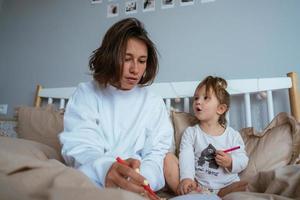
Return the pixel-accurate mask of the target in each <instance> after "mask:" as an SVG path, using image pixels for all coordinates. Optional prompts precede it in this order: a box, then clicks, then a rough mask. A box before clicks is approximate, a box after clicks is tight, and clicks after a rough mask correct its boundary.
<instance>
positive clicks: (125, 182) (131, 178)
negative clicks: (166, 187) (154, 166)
mask: <svg viewBox="0 0 300 200" xmlns="http://www.w3.org/2000/svg"><path fill="white" fill-rule="evenodd" d="M125 162H126V163H127V164H128V166H126V165H124V164H121V163H118V162H115V163H113V164H112V166H111V167H110V169H109V170H108V172H107V174H106V178H105V187H119V188H122V189H124V190H128V191H131V192H135V193H139V194H146V192H145V189H144V188H143V186H142V185H143V183H144V180H145V178H144V177H143V176H142V175H140V174H139V173H138V172H137V171H136V170H135V169H139V168H140V165H141V163H140V161H139V160H136V159H132V158H129V159H127V160H125Z"/></svg>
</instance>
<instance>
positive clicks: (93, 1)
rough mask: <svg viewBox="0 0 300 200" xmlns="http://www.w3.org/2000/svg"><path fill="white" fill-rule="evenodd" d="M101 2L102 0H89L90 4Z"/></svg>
mask: <svg viewBox="0 0 300 200" xmlns="http://www.w3.org/2000/svg"><path fill="white" fill-rule="evenodd" d="M97 3H102V0H91V4H97Z"/></svg>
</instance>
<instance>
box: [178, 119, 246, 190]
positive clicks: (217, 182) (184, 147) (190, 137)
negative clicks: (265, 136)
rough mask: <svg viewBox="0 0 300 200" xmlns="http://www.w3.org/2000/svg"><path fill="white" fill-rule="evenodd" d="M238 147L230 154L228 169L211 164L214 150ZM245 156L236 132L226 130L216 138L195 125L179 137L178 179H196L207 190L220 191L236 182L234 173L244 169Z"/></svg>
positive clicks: (240, 139) (243, 145)
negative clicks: (230, 161)
mask: <svg viewBox="0 0 300 200" xmlns="http://www.w3.org/2000/svg"><path fill="white" fill-rule="evenodd" d="M236 146H240V149H238V150H235V151H232V152H230V154H231V158H232V170H231V172H229V171H228V170H227V169H225V168H223V167H220V166H218V165H217V164H216V162H215V159H214V157H215V155H214V153H215V150H225V149H229V148H232V147H236ZM247 164H248V156H247V153H246V151H245V144H244V142H243V139H242V137H241V135H240V133H239V132H238V131H236V130H234V129H233V128H231V127H227V128H226V129H225V131H224V133H223V134H222V135H220V136H211V135H208V134H207V133H205V132H204V131H203V130H202V129H201V128H200V126H199V125H198V124H197V125H195V126H192V127H188V128H187V129H186V130H185V131H184V133H183V136H182V138H181V143H180V153H179V167H180V180H183V179H185V178H190V179H192V180H194V179H196V180H197V181H198V183H200V184H201V185H203V186H205V187H207V188H210V189H221V188H223V187H225V186H227V185H230V184H231V183H232V182H234V181H239V180H240V179H239V176H238V173H239V172H241V171H242V170H243V169H245V168H246V166H247Z"/></svg>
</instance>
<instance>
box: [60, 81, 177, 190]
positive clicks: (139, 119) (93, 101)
mask: <svg viewBox="0 0 300 200" xmlns="http://www.w3.org/2000/svg"><path fill="white" fill-rule="evenodd" d="M59 139H60V142H61V144H62V155H63V157H64V159H65V161H66V163H67V164H69V165H70V166H73V167H75V168H78V169H79V170H81V171H82V172H83V173H85V174H86V175H87V176H88V177H90V179H92V180H93V181H94V182H95V183H97V184H98V185H99V186H100V187H104V186H105V177H106V174H107V172H108V170H109V168H110V167H111V165H112V164H113V163H114V162H115V161H116V160H115V159H116V157H117V156H120V157H121V158H123V159H127V158H136V159H139V160H140V161H141V166H140V171H141V174H142V175H143V176H144V177H145V178H146V179H147V180H148V181H149V183H150V186H151V187H152V188H153V189H154V190H159V189H160V188H162V187H163V186H164V175H163V159H164V156H165V154H166V153H167V152H168V150H169V148H170V146H171V143H172V139H173V128H172V124H171V122H170V119H169V116H168V113H167V111H166V108H165V104H164V102H163V100H162V99H161V98H160V97H158V96H156V95H154V94H153V93H151V92H149V91H148V89H147V88H145V87H144V88H142V87H135V88H133V89H131V90H119V89H117V88H115V87H113V86H110V85H108V86H107V87H106V88H100V87H99V86H98V84H97V83H96V82H95V81H91V82H88V83H81V84H79V86H78V88H77V89H76V91H75V93H74V94H73V96H72V97H71V98H70V100H69V102H68V105H67V108H66V113H65V116H64V131H63V132H62V133H61V134H60V135H59Z"/></svg>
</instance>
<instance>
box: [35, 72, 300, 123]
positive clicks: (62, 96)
mask: <svg viewBox="0 0 300 200" xmlns="http://www.w3.org/2000/svg"><path fill="white" fill-rule="evenodd" d="M227 82H228V92H229V93H230V95H243V98H244V102H245V103H244V105H245V111H246V126H247V127H250V126H252V119H251V99H250V94H253V93H264V94H265V95H266V96H267V106H268V109H267V110H268V121H271V120H272V119H273V118H274V105H273V94H272V93H273V91H275V90H281V89H288V90H289V98H290V107H291V114H292V115H293V116H294V117H295V118H296V119H297V120H298V121H299V122H300V94H299V90H298V77H297V74H296V73H295V72H290V73H288V74H287V77H274V78H254V79H232V80H227ZM198 84H199V81H186V82H165V83H154V84H152V85H151V86H150V87H149V88H150V90H152V91H153V92H155V93H157V94H158V95H160V96H161V97H162V98H163V99H164V101H165V103H166V107H167V109H168V110H169V111H170V110H172V102H174V101H175V102H177V103H178V102H182V104H183V106H182V107H183V110H182V111H184V112H190V111H191V109H190V107H191V97H193V95H194V90H195V88H196V87H197V85H198ZM75 89H76V88H75V87H64V88H43V87H42V86H41V85H38V86H37V88H36V95H35V101H34V106H36V107H39V106H41V103H42V99H46V101H47V103H48V104H52V103H53V102H54V101H56V102H58V104H59V108H61V109H62V108H65V106H66V103H67V100H68V98H69V97H70V96H71V95H72V94H73V92H74V91H75ZM229 115H230V112H229ZM229 115H228V116H227V118H228V119H229ZM229 122H230V121H229Z"/></svg>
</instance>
